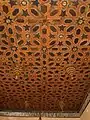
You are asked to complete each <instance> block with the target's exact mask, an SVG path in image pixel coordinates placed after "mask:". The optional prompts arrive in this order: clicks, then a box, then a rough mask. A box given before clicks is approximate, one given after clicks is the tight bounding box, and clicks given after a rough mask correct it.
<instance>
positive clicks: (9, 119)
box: [0, 117, 80, 120]
mask: <svg viewBox="0 0 90 120" xmlns="http://www.w3.org/2000/svg"><path fill="white" fill-rule="evenodd" d="M0 120H39V119H38V118H32V117H0ZM42 120H80V119H79V118H42Z"/></svg>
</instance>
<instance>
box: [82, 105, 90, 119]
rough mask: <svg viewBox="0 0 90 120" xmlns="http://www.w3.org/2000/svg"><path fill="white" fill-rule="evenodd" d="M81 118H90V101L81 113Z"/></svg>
mask: <svg viewBox="0 0 90 120" xmlns="http://www.w3.org/2000/svg"><path fill="white" fill-rule="evenodd" d="M81 120H90V103H89V105H88V106H87V108H86V110H85V111H84V112H83V114H82V115H81Z"/></svg>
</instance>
